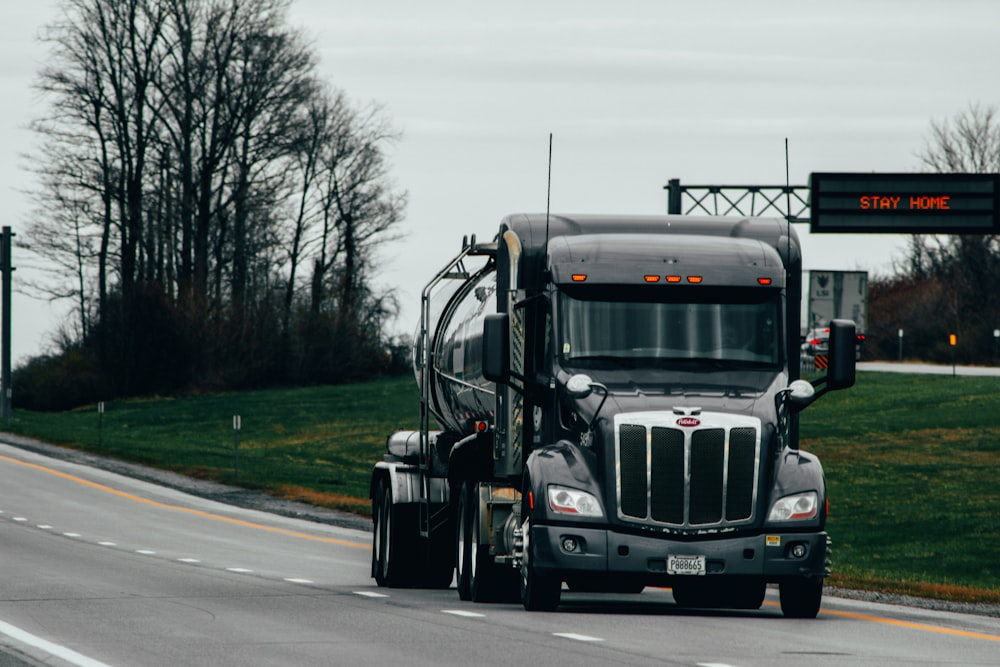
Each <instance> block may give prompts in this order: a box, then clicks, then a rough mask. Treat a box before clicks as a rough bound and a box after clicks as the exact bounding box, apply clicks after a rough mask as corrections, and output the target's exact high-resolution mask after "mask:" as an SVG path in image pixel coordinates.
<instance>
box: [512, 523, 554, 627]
mask: <svg viewBox="0 0 1000 667" xmlns="http://www.w3.org/2000/svg"><path fill="white" fill-rule="evenodd" d="M522 529H523V531H524V538H523V539H524V555H523V557H522V558H521V604H523V605H524V608H525V609H527V610H528V611H552V610H554V609H555V608H556V607H558V606H559V598H560V597H561V595H562V580H560V579H559V578H558V577H556V576H553V575H551V574H547V573H542V572H539V571H538V570H537V569H535V567H534V565H532V563H531V561H532V545H531V538H530V535H531V521H530V520H528V519H525V521H524V523H523V524H522Z"/></svg>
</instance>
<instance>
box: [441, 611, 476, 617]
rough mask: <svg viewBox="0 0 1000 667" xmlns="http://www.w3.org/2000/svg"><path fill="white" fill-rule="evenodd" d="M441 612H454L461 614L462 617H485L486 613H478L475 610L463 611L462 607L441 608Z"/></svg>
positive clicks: (457, 614)
mask: <svg viewBox="0 0 1000 667" xmlns="http://www.w3.org/2000/svg"><path fill="white" fill-rule="evenodd" d="M441 613H442V614H454V615H455V616H462V617H464V618H486V614H480V613H479V612H475V611H465V610H464V609H442V610H441Z"/></svg>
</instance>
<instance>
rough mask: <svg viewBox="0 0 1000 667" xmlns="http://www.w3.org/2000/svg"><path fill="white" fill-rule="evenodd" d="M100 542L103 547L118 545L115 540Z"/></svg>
mask: <svg viewBox="0 0 1000 667" xmlns="http://www.w3.org/2000/svg"><path fill="white" fill-rule="evenodd" d="M98 544H99V545H101V546H102V547H116V546H118V545H117V544H115V543H114V542H98Z"/></svg>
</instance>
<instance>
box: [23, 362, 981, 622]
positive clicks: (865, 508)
mask: <svg viewBox="0 0 1000 667" xmlns="http://www.w3.org/2000/svg"><path fill="white" fill-rule="evenodd" d="M237 414H238V415H240V416H241V418H242V430H241V432H240V447H239V473H240V474H239V478H238V479H237V478H236V471H235V459H234V443H235V438H234V435H235V434H234V431H233V415H237ZM418 421H419V418H418V397H417V391H416V386H415V385H414V382H413V379H412V378H411V377H409V376H405V377H401V378H392V379H387V380H382V381H378V382H370V383H363V384H357V385H347V386H335V387H313V388H303V389H284V390H271V391H254V392H242V393H227V394H212V395H197V396H185V397H177V398H153V399H145V400H129V401H117V402H113V403H108V404H107V405H106V409H105V413H104V415H103V418H102V419H101V427H100V429H99V428H98V414H97V410H96V407H95V406H89V407H86V408H81V409H78V410H73V411H70V412H64V413H57V414H48V413H35V412H28V411H24V410H16V411H15V413H14V418H13V419H12V420H11V421H10V422H9V423H8V424H7V425H6V430H8V431H10V432H15V433H20V434H23V435H28V436H32V437H35V438H38V439H40V440H43V441H46V442H52V443H57V444H63V445H68V446H71V447H75V448H79V449H85V450H88V451H92V452H96V453H100V454H104V455H109V456H115V457H119V458H123V459H128V460H132V461H137V462H141V463H146V464H149V465H154V466H158V467H161V468H166V469H169V470H174V471H177V472H180V473H184V474H187V475H192V476H197V477H202V478H207V479H215V480H219V481H223V482H228V483H234V482H238V483H240V484H243V485H245V486H249V487H252V488H259V489H264V490H266V491H268V492H270V493H273V494H275V495H280V496H284V497H291V498H298V499H302V500H306V501H309V502H313V503H315V504H318V505H323V506H327V507H335V508H339V509H346V510H349V511H353V512H358V513H361V514H367V513H368V511H369V505H368V500H367V495H368V480H369V476H370V474H371V469H372V465H373V464H374V463H375V462H376V461H378V460H380V459H381V457H382V454H383V452H384V447H385V438H386V436H387V435H388V434H390V433H391V432H392V431H394V430H396V429H397V428H416V427H417V425H418ZM801 427H802V431H801V433H802V447H803V448H804V449H807V450H809V451H812V452H814V453H816V454H818V455H819V456H820V458H821V460H822V461H823V465H824V469H825V471H826V475H827V480H828V486H829V496H830V510H831V511H830V520H829V524H828V531H829V533H830V535H831V536H832V538H833V541H834V552H833V560H834V577H833V579H832V581H831V583H832V584H833V585H839V586H844V587H850V588H867V589H874V590H883V591H887V592H899V593H910V594H916V595H923V596H931V597H940V598H947V599H955V600H962V601H983V602H993V603H1000V577H998V574H1000V572H998V570H1000V566H998V565H997V564H996V562H997V555H998V554H1000V519H998V516H1000V512H998V505H1000V472H998V468H997V463H998V459H1000V378H978V377H976V378H973V377H958V378H955V377H951V376H912V375H897V374H893V373H884V374H883V373H859V374H858V383H857V385H856V386H855V387H854V388H852V389H849V390H847V391H842V392H835V393H832V394H829V395H827V396H825V397H823V398H821V399H820V400H819V401H817V402H816V403H815V404H814V405H812V406H811V407H810V408H809V409H807V410H806V411H804V412H803V413H802V417H801Z"/></svg>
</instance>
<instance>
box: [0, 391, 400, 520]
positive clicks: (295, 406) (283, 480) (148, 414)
mask: <svg viewBox="0 0 1000 667" xmlns="http://www.w3.org/2000/svg"><path fill="white" fill-rule="evenodd" d="M417 406H418V395H417V389H416V386H415V384H414V382H413V378H412V377H410V376H406V377H400V378H393V379H389V380H384V381H380V382H370V383H364V384H357V385H340V386H328V387H310V388H298V389H276V390H267V391H248V392H235V393H224V394H210V395H193V396H183V397H177V398H152V399H135V400H127V401H114V402H108V403H106V404H105V410H104V414H103V416H99V415H98V412H97V407H96V406H87V407H83V408H79V409H76V410H72V411H69V412H62V413H42V412H30V411H26V410H15V411H14V418H13V419H12V420H11V421H10V422H9V423H8V424H6V426H5V428H6V430H8V431H10V432H13V433H19V434H22V435H28V436H31V437H34V438H37V439H39V440H43V441H45V442H50V443H54V444H60V445H66V446H69V447H73V448H77V449H83V450H87V451H91V452H95V453H98V454H103V455H107V456H113V457H118V458H122V459H126V460H129V461H135V462H138V463H144V464H147V465H151V466H156V467H159V468H164V469H167V470H173V471H175V472H179V473H182V474H185V475H190V476H193V477H200V478H204V479H214V480H218V481H222V482H226V483H239V484H241V485H243V486H247V487H250V488H258V489H263V490H266V491H268V492H271V493H273V494H275V495H279V496H283V497H289V498H297V499H302V500H308V501H310V502H314V503H316V504H319V505H323V506H326V507H333V508H337V509H345V510H349V511H353V512H358V513H362V514H364V513H368V512H369V506H368V500H367V497H368V479H369V477H370V476H371V470H372V465H373V464H374V463H375V461H377V460H379V459H381V457H382V454H383V453H384V451H385V439H386V436H387V435H388V434H390V433H392V432H393V431H394V430H396V429H399V428H417V426H418V425H419V413H418V407H417ZM234 415H239V416H240V421H241V429H240V432H239V447H238V466H239V476H238V477H237V469H236V468H237V456H236V452H237V446H236V444H237V443H236V432H235V431H234V429H233V416H234Z"/></svg>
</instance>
